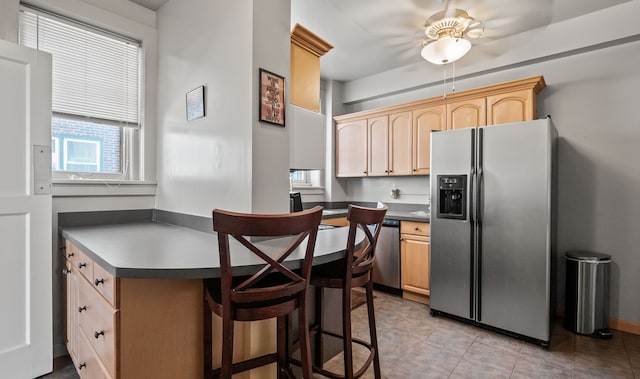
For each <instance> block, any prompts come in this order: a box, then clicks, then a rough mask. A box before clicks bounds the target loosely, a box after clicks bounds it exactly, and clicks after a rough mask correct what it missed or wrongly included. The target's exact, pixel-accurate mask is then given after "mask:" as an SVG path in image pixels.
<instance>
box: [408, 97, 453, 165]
mask: <svg viewBox="0 0 640 379" xmlns="http://www.w3.org/2000/svg"><path fill="white" fill-rule="evenodd" d="M446 122H447V108H446V106H445V105H438V106H434V107H428V108H420V109H416V110H414V111H413V174H414V175H426V174H429V172H430V167H431V131H432V130H445V129H446V128H447V124H446Z"/></svg>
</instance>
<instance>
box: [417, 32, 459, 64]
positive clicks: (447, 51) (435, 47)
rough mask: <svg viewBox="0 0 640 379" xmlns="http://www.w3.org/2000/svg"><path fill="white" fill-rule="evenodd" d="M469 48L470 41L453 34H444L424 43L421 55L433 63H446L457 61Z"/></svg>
mask: <svg viewBox="0 0 640 379" xmlns="http://www.w3.org/2000/svg"><path fill="white" fill-rule="evenodd" d="M469 50H471V42H469V41H468V40H466V39H464V38H462V37H454V36H451V35H449V36H444V37H440V38H438V39H437V40H435V41H433V42H431V43H428V44H426V45H425V46H424V47H423V48H422V52H421V55H422V57H423V58H424V59H426V60H427V61H429V62H431V63H433V64H447V63H452V62H455V61H457V60H458V59H460V58H462V57H463V56H464V55H465V54H466V53H468V52H469Z"/></svg>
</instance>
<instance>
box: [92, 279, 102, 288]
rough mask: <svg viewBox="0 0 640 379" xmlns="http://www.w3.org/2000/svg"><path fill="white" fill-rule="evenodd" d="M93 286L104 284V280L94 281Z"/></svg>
mask: <svg viewBox="0 0 640 379" xmlns="http://www.w3.org/2000/svg"><path fill="white" fill-rule="evenodd" d="M93 284H95V285H96V286H98V285H100V284H104V279H96V280H94V281H93Z"/></svg>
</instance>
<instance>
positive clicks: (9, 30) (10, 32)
mask: <svg viewBox="0 0 640 379" xmlns="http://www.w3.org/2000/svg"><path fill="white" fill-rule="evenodd" d="M19 7H20V0H4V1H3V2H2V4H0V10H2V11H1V12H0V39H3V40H6V41H9V42H13V43H17V42H18V9H19Z"/></svg>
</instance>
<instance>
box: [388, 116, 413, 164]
mask: <svg viewBox="0 0 640 379" xmlns="http://www.w3.org/2000/svg"><path fill="white" fill-rule="evenodd" d="M389 135H390V138H389V175H411V172H412V165H413V153H412V152H413V117H412V113H411V111H408V112H401V113H394V114H391V115H389Z"/></svg>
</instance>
